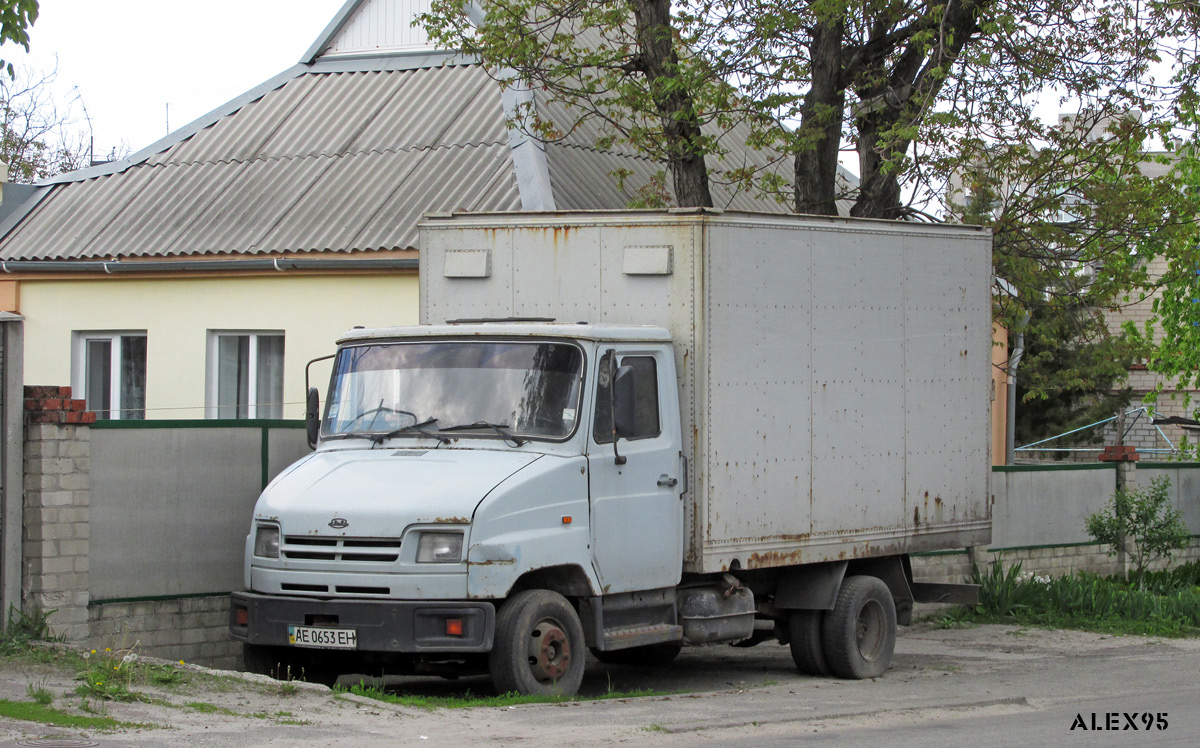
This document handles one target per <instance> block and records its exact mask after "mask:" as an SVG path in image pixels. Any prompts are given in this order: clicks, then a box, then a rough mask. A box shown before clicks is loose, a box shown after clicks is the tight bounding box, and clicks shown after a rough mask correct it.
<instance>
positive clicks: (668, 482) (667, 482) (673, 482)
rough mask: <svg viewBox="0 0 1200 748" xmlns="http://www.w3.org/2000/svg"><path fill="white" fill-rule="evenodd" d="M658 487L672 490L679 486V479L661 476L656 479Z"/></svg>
mask: <svg viewBox="0 0 1200 748" xmlns="http://www.w3.org/2000/svg"><path fill="white" fill-rule="evenodd" d="M658 485H659V487H661V488H674V487H675V486H678V485H679V479H678V478H672V477H671V476H669V475H661V476H659V478H658Z"/></svg>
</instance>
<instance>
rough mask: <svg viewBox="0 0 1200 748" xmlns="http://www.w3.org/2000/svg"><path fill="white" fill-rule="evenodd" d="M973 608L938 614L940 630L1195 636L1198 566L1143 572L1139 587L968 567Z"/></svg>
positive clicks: (1199, 615) (1199, 628)
mask: <svg viewBox="0 0 1200 748" xmlns="http://www.w3.org/2000/svg"><path fill="white" fill-rule="evenodd" d="M972 581H973V582H974V583H976V584H978V585H980V590H979V605H978V606H975V607H974V608H960V609H956V610H953V611H950V612H948V613H946V614H944V615H943V616H942V617H941V618H940V619H939V620H938V621H937V623H938V625H939V626H942V627H943V628H952V627H958V626H966V625H970V624H972V623H1018V624H1022V625H1035V626H1046V627H1050V628H1072V629H1081V630H1085V631H1097V632H1101V633H1112V634H1138V635H1144V636H1168V637H1183V636H1196V635H1200V562H1193V563H1190V564H1185V565H1183V566H1180V567H1178V568H1176V569H1172V570H1170V571H1160V572H1153V573H1151V574H1148V575H1147V577H1146V583H1145V589H1138V588H1137V586H1136V583H1133V582H1130V581H1127V580H1125V579H1124V578H1121V577H1101V576H1097V575H1095V574H1086V573H1082V572H1081V573H1079V574H1075V575H1074V576H1067V577H1057V578H1051V577H1042V576H1033V575H1031V574H1028V573H1022V572H1021V565H1020V564H1015V565H1013V566H1010V567H1009V568H1008V569H1004V568H1003V567H1002V566H1001V564H1000V563H998V562H996V563H993V564H992V565H991V566H990V568H988V569H987V570H986V571H980V570H979V568H978V567H976V568H975V569H974V572H973V574H972Z"/></svg>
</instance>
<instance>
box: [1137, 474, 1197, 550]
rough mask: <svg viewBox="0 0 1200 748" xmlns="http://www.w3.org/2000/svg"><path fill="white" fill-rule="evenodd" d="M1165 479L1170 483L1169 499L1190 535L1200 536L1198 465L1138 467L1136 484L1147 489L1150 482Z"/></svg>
mask: <svg viewBox="0 0 1200 748" xmlns="http://www.w3.org/2000/svg"><path fill="white" fill-rule="evenodd" d="M1160 477H1165V478H1168V479H1170V481H1171V499H1172V504H1173V505H1174V507H1175V509H1177V510H1178V511H1179V512H1180V513H1181V514H1183V521H1184V523H1186V524H1187V526H1188V528H1189V529H1191V531H1192V534H1194V535H1200V463H1197V462H1147V463H1143V464H1141V465H1139V466H1138V469H1137V482H1138V486H1139V487H1141V488H1148V487H1149V486H1150V481H1152V480H1154V479H1155V478H1160Z"/></svg>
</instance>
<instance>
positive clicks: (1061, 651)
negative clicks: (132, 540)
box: [0, 625, 1200, 748]
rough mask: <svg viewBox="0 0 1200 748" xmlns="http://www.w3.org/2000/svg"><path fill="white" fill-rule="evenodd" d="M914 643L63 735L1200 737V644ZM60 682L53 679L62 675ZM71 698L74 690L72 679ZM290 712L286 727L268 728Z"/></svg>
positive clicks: (2, 686)
mask: <svg viewBox="0 0 1200 748" xmlns="http://www.w3.org/2000/svg"><path fill="white" fill-rule="evenodd" d="M901 631H902V633H901V636H900V638H899V641H898V644H897V654H896V657H895V659H894V662H893V667H892V668H891V669H890V670H889V671H888V673H887V674H886V675H885V676H884V677H883V678H879V679H877V680H874V681H838V680H830V679H818V678H810V677H806V676H802V675H799V674H798V673H796V671H795V669H794V668H793V667H792V664H791V659H790V656H789V655H788V651H787V648H786V647H781V646H779V645H777V644H764V645H760V646H758V647H754V648H749V649H736V648H731V647H724V646H722V647H711V648H702V649H697V650H685V651H684V653H683V654H682V655H680V657H679V659H678V660H677V661H676V662H675V663H674V664H673V665H672V666H670V667H668V668H662V669H659V670H656V671H648V670H643V669H639V668H631V667H617V666H605V665H601V664H599V663H594V662H593V663H591V664H590V666H589V671H588V675H587V679H586V681H585V685H584V691H585V692H588V693H592V694H595V693H602V692H608V691H610V690H611V691H628V690H633V689H649V690H652V691H653V692H654V695H651V696H647V697H640V698H629V699H620V700H609V701H580V702H571V703H567V704H561V705H530V706H519V707H507V708H475V709H454V710H436V711H427V710H421V709H412V708H401V707H392V706H388V705H383V704H379V703H378V702H371V701H366V700H362V699H358V698H356V697H355V698H346V697H337V698H335V697H334V696H333V695H331V694H330V692H329V691H328V690H325V689H323V688H321V687H302V688H300V689H298V690H296V691H295V692H293V693H290V694H282V693H281V691H280V689H279V688H278V686H276V685H274V684H271V685H264V684H262V683H261V682H259V683H242V682H241V681H238V683H240V684H241V685H239V686H237V687H228V686H223V687H221V688H216V689H213V690H212V692H209V693H187V694H178V693H176V694H172V693H165V694H164V695H163V697H164V700H165V701H170V702H176V703H183V702H193V703H194V702H203V703H207V704H212V705H214V706H216V707H218V708H219V710H220V711H212V710H210V711H207V712H200V711H197V710H195V709H189V708H181V707H179V706H175V707H170V706H164V705H163V704H110V705H108V707H107V711H108V713H109V714H110V715H111V716H113V717H115V718H117V719H122V720H128V721H136V722H149V723H154V724H157V725H165V726H169V729H161V728H159V729H143V730H133V731H128V732H121V733H117V734H99V735H87V734H83V733H79V732H72V731H58V732H54V733H53V734H54V735H59V736H62V737H63V738H68V737H69V738H72V739H89V740H90V741H91V742H92V743H93V744H94V745H97V746H101V747H102V748H118V747H123V748H134V747H141V746H162V747H164V748H166V747H168V746H170V747H174V746H213V747H216V746H248V747H252V746H262V747H264V748H266V747H268V746H269V747H270V748H299V747H300V746H331V747H339V748H340V747H346V748H349V747H351V746H354V747H359V746H410V745H411V746H420V748H433V747H434V746H454V748H462V747H463V746H468V747H469V748H483V747H486V746H526V745H534V744H537V745H552V746H599V745H622V744H629V745H637V746H642V745H646V746H662V747H663V748H674V747H675V746H689V747H690V746H697V745H703V746H729V747H730V748H734V747H735V746H736V747H737V748H747V747H748V746H754V747H755V748H757V746H785V745H786V746H794V745H798V744H805V745H808V744H812V745H845V746H860V745H862V746H869V745H875V744H878V745H886V746H888V747H889V748H891V747H892V746H921V747H922V748H939V747H940V746H955V748H958V747H959V746H962V745H964V744H966V745H970V746H972V748H985V747H987V746H1043V745H1054V746H1058V745H1080V746H1084V745H1086V746H1143V745H1145V746H1164V745H1172V746H1185V745H1186V746H1192V745H1196V744H1197V743H1198V742H1200V710H1198V709H1197V706H1200V678H1198V677H1197V674H1198V673H1200V640H1198V639H1185V640H1161V639H1145V638H1141V637H1111V636H1101V635H1096V634H1086V633H1080V632H1048V631H1040V630H1032V629H1030V630H1026V629H1019V628H1016V627H1010V626H980V627H975V628H969V629H960V630H938V629H935V628H932V627H929V626H928V625H926V626H918V627H914V628H909V629H902V630H901ZM21 677H22V676H18V675H14V674H10V673H0V698H16V696H15V695H12V694H14V693H16V692H23V690H24V688H25V684H24V682H22V681H21V680H20V678H21ZM24 677H27V678H28V677H31V676H29V675H28V674H27V675H26V676H24ZM33 677H37V678H44V677H45V676H44V675H36V674H35V675H34V676H33ZM50 685H51V686H52V687H53V686H54V685H55V682H54V681H53V679H52V680H51V682H50ZM60 687H62V688H64V689H69V688H71V687H72V686H71V684H70V682H69V681H67V682H66V683H64V684H61V686H60ZM391 687H392V688H397V689H400V690H405V691H412V692H417V693H426V694H434V693H440V694H448V693H459V694H461V693H464V692H466V691H470V692H472V693H475V694H481V693H488V692H489V691H490V686H489V683H488V681H487V680H486V679H464V680H461V681H444V680H440V679H417V678H414V679H403V680H400V681H396V682H393V683H392V685H391ZM22 695H23V694H22ZM282 713H286V714H287V715H289V718H288V719H286V720H284V719H276V718H263V717H262V716H261V715H264V714H266V715H273V714H282ZM1147 714H1149V715H1151V716H1152V719H1150V722H1149V729H1145V728H1146V726H1147V723H1146V722H1145V721H1144V720H1145V719H1146V718H1145V717H1144V716H1143V715H1147ZM252 715H259V716H257V717H255V716H252ZM1110 715H1111V716H1110ZM1125 715H1130V716H1129V717H1126V716H1125ZM1072 726H1074V729H1072ZM1093 727H1098V728H1115V729H1092V728H1093ZM1133 727H1136V728H1137V729H1131V728H1133ZM1084 728H1087V729H1084ZM48 734H50V733H49V732H48V731H46V730H45V729H42V728H41V726H36V725H34V726H30V725H29V723H14V722H11V721H5V720H0V746H9V745H16V744H17V742H16V741H18V740H26V741H28V740H30V739H32V738H37V737H46V736H47V735H48ZM5 741H8V742H5Z"/></svg>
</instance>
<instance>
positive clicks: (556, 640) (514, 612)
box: [488, 590, 587, 696]
mask: <svg viewBox="0 0 1200 748" xmlns="http://www.w3.org/2000/svg"><path fill="white" fill-rule="evenodd" d="M586 651H587V650H586V645H585V644H584V640H583V626H582V625H580V623H579V615H578V614H577V613H576V612H575V609H574V608H572V607H571V603H569V602H567V599H566V598H565V597H563V596H562V595H560V594H558V593H557V592H550V591H549V590H525V591H524V592H518V593H517V594H515V595H513V596H512V597H511V598H509V600H508V602H507V603H505V604H504V606H503V607H501V608H500V612H499V613H498V614H497V615H496V636H495V641H494V643H493V645H492V651H491V654H489V655H488V669H489V670H490V671H491V674H492V683H493V684H495V686H496V690H497V691H499V692H500V693H509V692H514V691H515V692H516V693H519V694H528V695H538V696H546V695H568V696H569V695H571V694H574V693H575V692H576V691H578V690H579V684H580V683H582V682H583V666H584V653H585V652H586Z"/></svg>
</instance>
